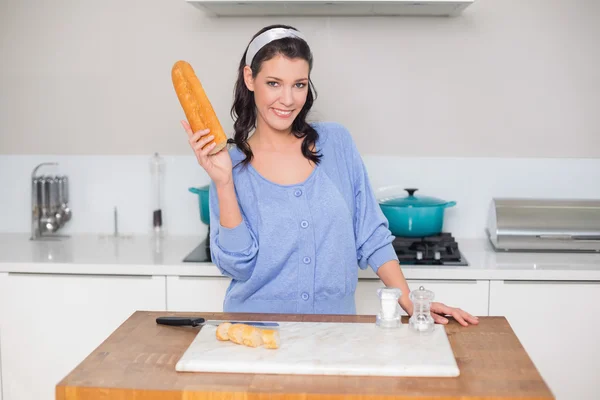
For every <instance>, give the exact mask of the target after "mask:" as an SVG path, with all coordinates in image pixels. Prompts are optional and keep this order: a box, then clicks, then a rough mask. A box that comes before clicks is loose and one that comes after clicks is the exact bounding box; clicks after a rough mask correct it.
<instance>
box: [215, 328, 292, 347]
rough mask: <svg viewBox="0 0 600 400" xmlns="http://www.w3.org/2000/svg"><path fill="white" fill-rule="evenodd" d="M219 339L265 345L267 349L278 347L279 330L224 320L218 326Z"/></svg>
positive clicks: (248, 344) (251, 345)
mask: <svg viewBox="0 0 600 400" xmlns="http://www.w3.org/2000/svg"><path fill="white" fill-rule="evenodd" d="M216 335H217V339H218V340H221V341H227V340H229V341H231V342H233V343H236V344H241V345H244V346H248V347H260V346H264V347H265V348H267V349H278V348H279V344H280V339H279V332H278V331H277V330H275V329H260V328H257V327H255V326H251V325H246V324H231V323H229V322H224V323H222V324H220V325H219V326H218V327H217V333H216Z"/></svg>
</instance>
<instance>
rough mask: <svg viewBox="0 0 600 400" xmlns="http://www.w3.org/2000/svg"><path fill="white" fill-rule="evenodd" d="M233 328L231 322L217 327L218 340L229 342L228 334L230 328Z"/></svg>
mask: <svg viewBox="0 0 600 400" xmlns="http://www.w3.org/2000/svg"><path fill="white" fill-rule="evenodd" d="M230 326H231V322H224V323H222V324H219V326H218V327H217V339H218V340H221V341H227V340H229V335H228V334H227V332H228V330H229V327H230Z"/></svg>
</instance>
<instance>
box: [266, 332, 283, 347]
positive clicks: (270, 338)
mask: <svg viewBox="0 0 600 400" xmlns="http://www.w3.org/2000/svg"><path fill="white" fill-rule="evenodd" d="M262 341H263V344H264V346H265V347H266V348H267V349H278V348H279V343H280V341H281V340H280V338H279V331H277V330H275V329H263V330H262Z"/></svg>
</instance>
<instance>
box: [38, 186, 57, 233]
mask: <svg viewBox="0 0 600 400" xmlns="http://www.w3.org/2000/svg"><path fill="white" fill-rule="evenodd" d="M51 180H52V178H51V177H43V178H40V182H41V185H42V216H41V218H40V227H41V230H42V231H45V232H50V233H52V232H54V231H56V230H57V229H58V224H57V223H56V217H55V216H54V215H53V214H52V212H51V211H50V181H51Z"/></svg>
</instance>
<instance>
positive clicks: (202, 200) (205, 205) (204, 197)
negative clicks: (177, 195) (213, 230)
mask: <svg viewBox="0 0 600 400" xmlns="http://www.w3.org/2000/svg"><path fill="white" fill-rule="evenodd" d="M209 189H210V185H206V186H201V187H191V188H189V189H188V190H189V191H190V192H192V193H195V194H197V195H198V208H199V210H200V220H201V221H202V222H203V223H205V224H206V225H209V226H210V208H209Z"/></svg>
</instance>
